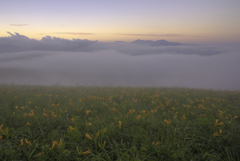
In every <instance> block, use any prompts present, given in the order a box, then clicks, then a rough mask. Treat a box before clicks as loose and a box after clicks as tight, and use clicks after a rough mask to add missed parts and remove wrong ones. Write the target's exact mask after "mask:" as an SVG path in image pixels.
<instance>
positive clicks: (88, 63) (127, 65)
mask: <svg viewBox="0 0 240 161" xmlns="http://www.w3.org/2000/svg"><path fill="white" fill-rule="evenodd" d="M9 34H10V35H11V36H10V37H1V38H0V75H1V77H0V83H12V82H13V83H16V84H37V85H51V84H56V83H59V84H61V85H76V84H79V85H92V86H95V85H96V86H109V85H110V86H168V87H172V86H178V87H189V88H213V89H229V90H240V84H239V82H240V75H239V69H240V63H239V61H240V54H239V53H240V48H239V46H201V45H178V46H149V45H139V44H133V43H126V42H115V43H104V42H99V41H90V40H80V39H73V40H67V39H60V38H54V37H53V38H52V37H50V36H46V37H43V38H42V39H41V40H35V39H29V38H28V37H26V36H24V35H20V34H18V33H15V34H11V33H9Z"/></svg>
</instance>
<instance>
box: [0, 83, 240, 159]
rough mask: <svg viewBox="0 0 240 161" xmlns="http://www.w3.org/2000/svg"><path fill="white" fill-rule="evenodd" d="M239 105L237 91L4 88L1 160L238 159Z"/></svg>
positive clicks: (0, 108)
mask: <svg viewBox="0 0 240 161" xmlns="http://www.w3.org/2000/svg"><path fill="white" fill-rule="evenodd" d="M239 106H240V91H220V90H219V91H216V90H206V89H187V88H140V87H138V88H137V87H136V88H135V87H134V88H130V87H60V86H56V87H55V86H51V87H45V86H8V85H1V86H0V126H1V125H2V126H1V130H0V138H1V139H0V160H6V161H9V160H34V161H35V160H67V161H70V160H99V161H103V160H107V161H112V160H118V161H120V160H124V161H125V160H136V161H144V160H145V161H159V160H171V161H172V160H186V161H189V160H192V161H198V160H203V161H205V160H213V161H215V160H226V161H230V160H240V155H239V154H240V138H239V137H240V129H239V123H240V119H239V118H238V117H239V116H240V111H239ZM86 134H89V136H90V137H91V138H92V139H90V138H88V137H86ZM60 140H61V141H60ZM21 141H22V142H21ZM53 144H55V146H54V147H53ZM77 148H78V150H77Z"/></svg>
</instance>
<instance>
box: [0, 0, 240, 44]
mask: <svg viewBox="0 0 240 161" xmlns="http://www.w3.org/2000/svg"><path fill="white" fill-rule="evenodd" d="M239 8H240V1H239V0H210V1H209V0H201V1H192V0H181V1H166V0H147V1H146V0H121V1H120V0H119V1H118V0H114V1H111V0H89V1H86V0H51V1H49V0H41V1H32V0H7V1H0V15H1V17H0V20H1V24H0V28H1V30H0V36H8V34H7V31H9V32H11V33H14V32H18V33H20V34H23V35H26V36H27V37H29V38H34V39H38V40H40V39H41V38H42V37H44V36H46V35H49V36H52V37H61V38H65V39H70V40H71V39H72V38H75V39H88V40H99V41H105V42H113V41H127V42H129V41H134V40H136V39H145V40H161V39H167V40H169V41H173V42H181V43H197V44H209V43H211V44H229V43H230V44H232V43H235V44H236V43H237V44H239V43H240V30H239V28H240V19H239V15H240V10H239Z"/></svg>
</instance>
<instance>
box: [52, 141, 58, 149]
mask: <svg viewBox="0 0 240 161" xmlns="http://www.w3.org/2000/svg"><path fill="white" fill-rule="evenodd" d="M55 145H58V143H57V142H56V141H53V145H52V149H53V148H54V146H55Z"/></svg>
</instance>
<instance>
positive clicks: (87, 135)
mask: <svg viewBox="0 0 240 161" xmlns="http://www.w3.org/2000/svg"><path fill="white" fill-rule="evenodd" d="M85 136H86V137H87V138H88V139H91V140H93V139H92V138H91V136H90V135H89V134H86V135H85Z"/></svg>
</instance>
